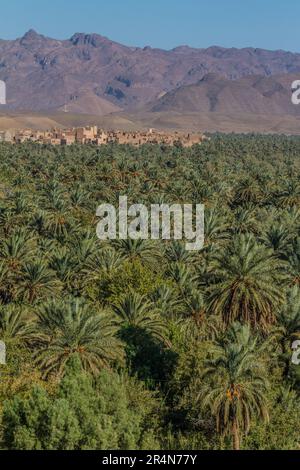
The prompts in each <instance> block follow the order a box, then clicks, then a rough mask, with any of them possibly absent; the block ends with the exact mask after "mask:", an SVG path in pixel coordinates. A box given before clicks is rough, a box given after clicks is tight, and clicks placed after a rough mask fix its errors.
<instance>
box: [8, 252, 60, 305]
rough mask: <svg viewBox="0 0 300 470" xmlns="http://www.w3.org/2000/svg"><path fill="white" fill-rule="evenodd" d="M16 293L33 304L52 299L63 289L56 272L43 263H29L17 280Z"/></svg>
mask: <svg viewBox="0 0 300 470" xmlns="http://www.w3.org/2000/svg"><path fill="white" fill-rule="evenodd" d="M16 284H17V285H16V291H17V294H18V295H20V297H21V298H22V299H23V300H25V301H28V302H29V303H33V302H35V301H36V300H38V299H42V298H45V297H52V296H54V295H55V294H57V293H58V292H59V291H60V289H61V284H60V282H59V280H58V279H57V277H56V276H55V273H54V271H52V270H50V269H49V268H48V266H47V264H46V263H45V262H43V261H39V260H37V261H31V262H29V263H27V264H26V265H25V266H24V267H23V268H22V270H21V271H20V273H19V274H18V276H17V278H16Z"/></svg>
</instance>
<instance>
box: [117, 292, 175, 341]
mask: <svg viewBox="0 0 300 470" xmlns="http://www.w3.org/2000/svg"><path fill="white" fill-rule="evenodd" d="M112 309H113V311H114V312H115V314H116V315H117V317H118V321H119V323H120V326H122V327H123V328H128V327H129V328H133V329H135V330H136V331H138V330H144V331H145V332H147V333H149V334H150V335H152V336H153V337H155V338H157V339H159V340H161V341H163V342H165V343H168V341H167V328H166V324H165V322H164V321H163V320H162V319H161V318H160V316H159V313H158V311H157V310H156V308H155V306H154V305H153V304H152V303H151V302H150V301H149V300H148V299H147V298H146V297H145V296H142V295H139V294H137V293H135V292H129V293H128V294H126V295H125V296H124V297H123V298H122V299H121V300H120V301H119V302H116V303H114V304H113V305H112Z"/></svg>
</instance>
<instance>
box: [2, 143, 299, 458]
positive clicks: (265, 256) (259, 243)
mask: <svg viewBox="0 0 300 470" xmlns="http://www.w3.org/2000/svg"><path fill="white" fill-rule="evenodd" d="M120 195H127V196H128V198H129V202H130V203H144V204H146V205H149V204H151V203H163V202H164V203H180V204H184V203H193V204H196V203H203V204H205V208H206V209H205V210H206V213H205V238H206V240H205V246H204V248H203V249H202V250H201V251H200V252H188V251H186V250H185V246H184V244H182V243H181V242H179V241H176V242H174V241H164V242H162V241H150V240H149V241H145V240H144V241H132V240H128V241H124V240H123V241H118V240H116V241H112V242H101V241H100V240H98V239H97V236H96V223H97V218H96V208H97V207H98V205H99V204H101V203H104V202H109V203H110V204H114V205H115V206H118V202H119V196H120ZM297 338H300V139H299V138H293V137H283V136H282V137H275V136H269V137H260V136H234V135H232V136H214V137H213V138H212V139H211V140H210V141H206V142H204V143H203V144H202V145H201V146H195V147H193V148H191V149H183V148H180V147H174V148H170V147H160V146H150V145H149V146H148V145H145V146H142V147H140V148H133V147H129V146H117V145H111V146H105V147H101V148H95V147H93V146H71V147H50V146H49V147H48V146H44V147H42V146H38V145H35V144H23V145H18V146H12V145H9V144H1V146H0V339H3V340H4V341H5V343H6V346H7V365H6V366H0V374H1V375H0V442H1V444H0V446H1V447H2V448H3V449H139V448H144V449H146V448H155V449H179V448H184V449H230V448H232V447H233V448H235V449H238V448H243V449H297V448H299V445H300V440H299V432H298V428H299V423H300V406H299V405H300V396H299V383H300V368H299V366H296V365H293V364H292V361H291V358H292V349H291V346H292V343H293V341H294V340H295V339H297Z"/></svg>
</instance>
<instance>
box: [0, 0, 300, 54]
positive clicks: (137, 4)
mask: <svg viewBox="0 0 300 470" xmlns="http://www.w3.org/2000/svg"><path fill="white" fill-rule="evenodd" d="M0 9H1V10H0V37H1V38H2V39H14V38H16V37H20V36H22V35H23V34H24V32H26V31H27V30H28V29H30V28H33V29H35V30H37V31H38V32H39V33H42V34H45V35H47V36H51V37H55V38H58V39H65V38H69V37H70V36H71V35H72V34H73V33H75V32H86V33H91V32H94V33H99V34H102V35H103V36H107V37H109V38H110V39H113V40H115V41H118V42H121V43H123V44H127V45H131V46H146V45H150V46H152V47H162V48H165V49H171V48H173V47H175V46H178V45H182V44H188V45H190V46H193V47H208V46H211V45H220V46H225V47H247V46H253V47H263V48H266V49H286V50H291V51H298V52H300V34H299V30H300V1H299V0H8V1H5V3H4V1H1V5H0Z"/></svg>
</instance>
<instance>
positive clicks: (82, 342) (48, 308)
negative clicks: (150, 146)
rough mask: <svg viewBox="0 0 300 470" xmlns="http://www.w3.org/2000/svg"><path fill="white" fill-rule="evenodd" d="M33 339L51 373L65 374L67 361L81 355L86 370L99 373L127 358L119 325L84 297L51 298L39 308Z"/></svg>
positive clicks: (46, 371)
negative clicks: (81, 298)
mask: <svg viewBox="0 0 300 470" xmlns="http://www.w3.org/2000/svg"><path fill="white" fill-rule="evenodd" d="M36 315H37V322H36V327H35V331H34V333H33V335H32V339H33V341H34V342H35V344H36V351H35V360H36V362H37V363H38V364H39V366H40V367H41V369H42V370H43V372H44V375H45V376H47V375H49V374H50V373H57V374H58V375H59V376H61V375H63V373H64V370H65V366H66V363H67V362H68V360H69V358H70V357H72V356H73V355H74V354H78V355H79V357H80V360H81V363H82V366H83V367H84V369H85V370H88V371H90V372H92V373H98V372H99V371H100V370H101V368H103V367H105V368H108V367H110V365H111V364H112V363H113V362H114V361H120V360H122V357H123V346H122V343H121V342H120V341H119V340H118V339H117V337H116V335H117V332H118V327H117V326H116V325H115V323H114V322H113V321H112V319H111V317H109V316H108V315H107V313H106V312H104V311H97V310H95V309H93V308H92V307H91V306H90V305H88V304H85V303H84V302H83V301H82V300H79V299H75V298H67V299H66V300H60V301H55V300H54V301H50V302H48V303H46V304H44V305H42V306H41V307H40V308H38V309H37V311H36Z"/></svg>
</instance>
